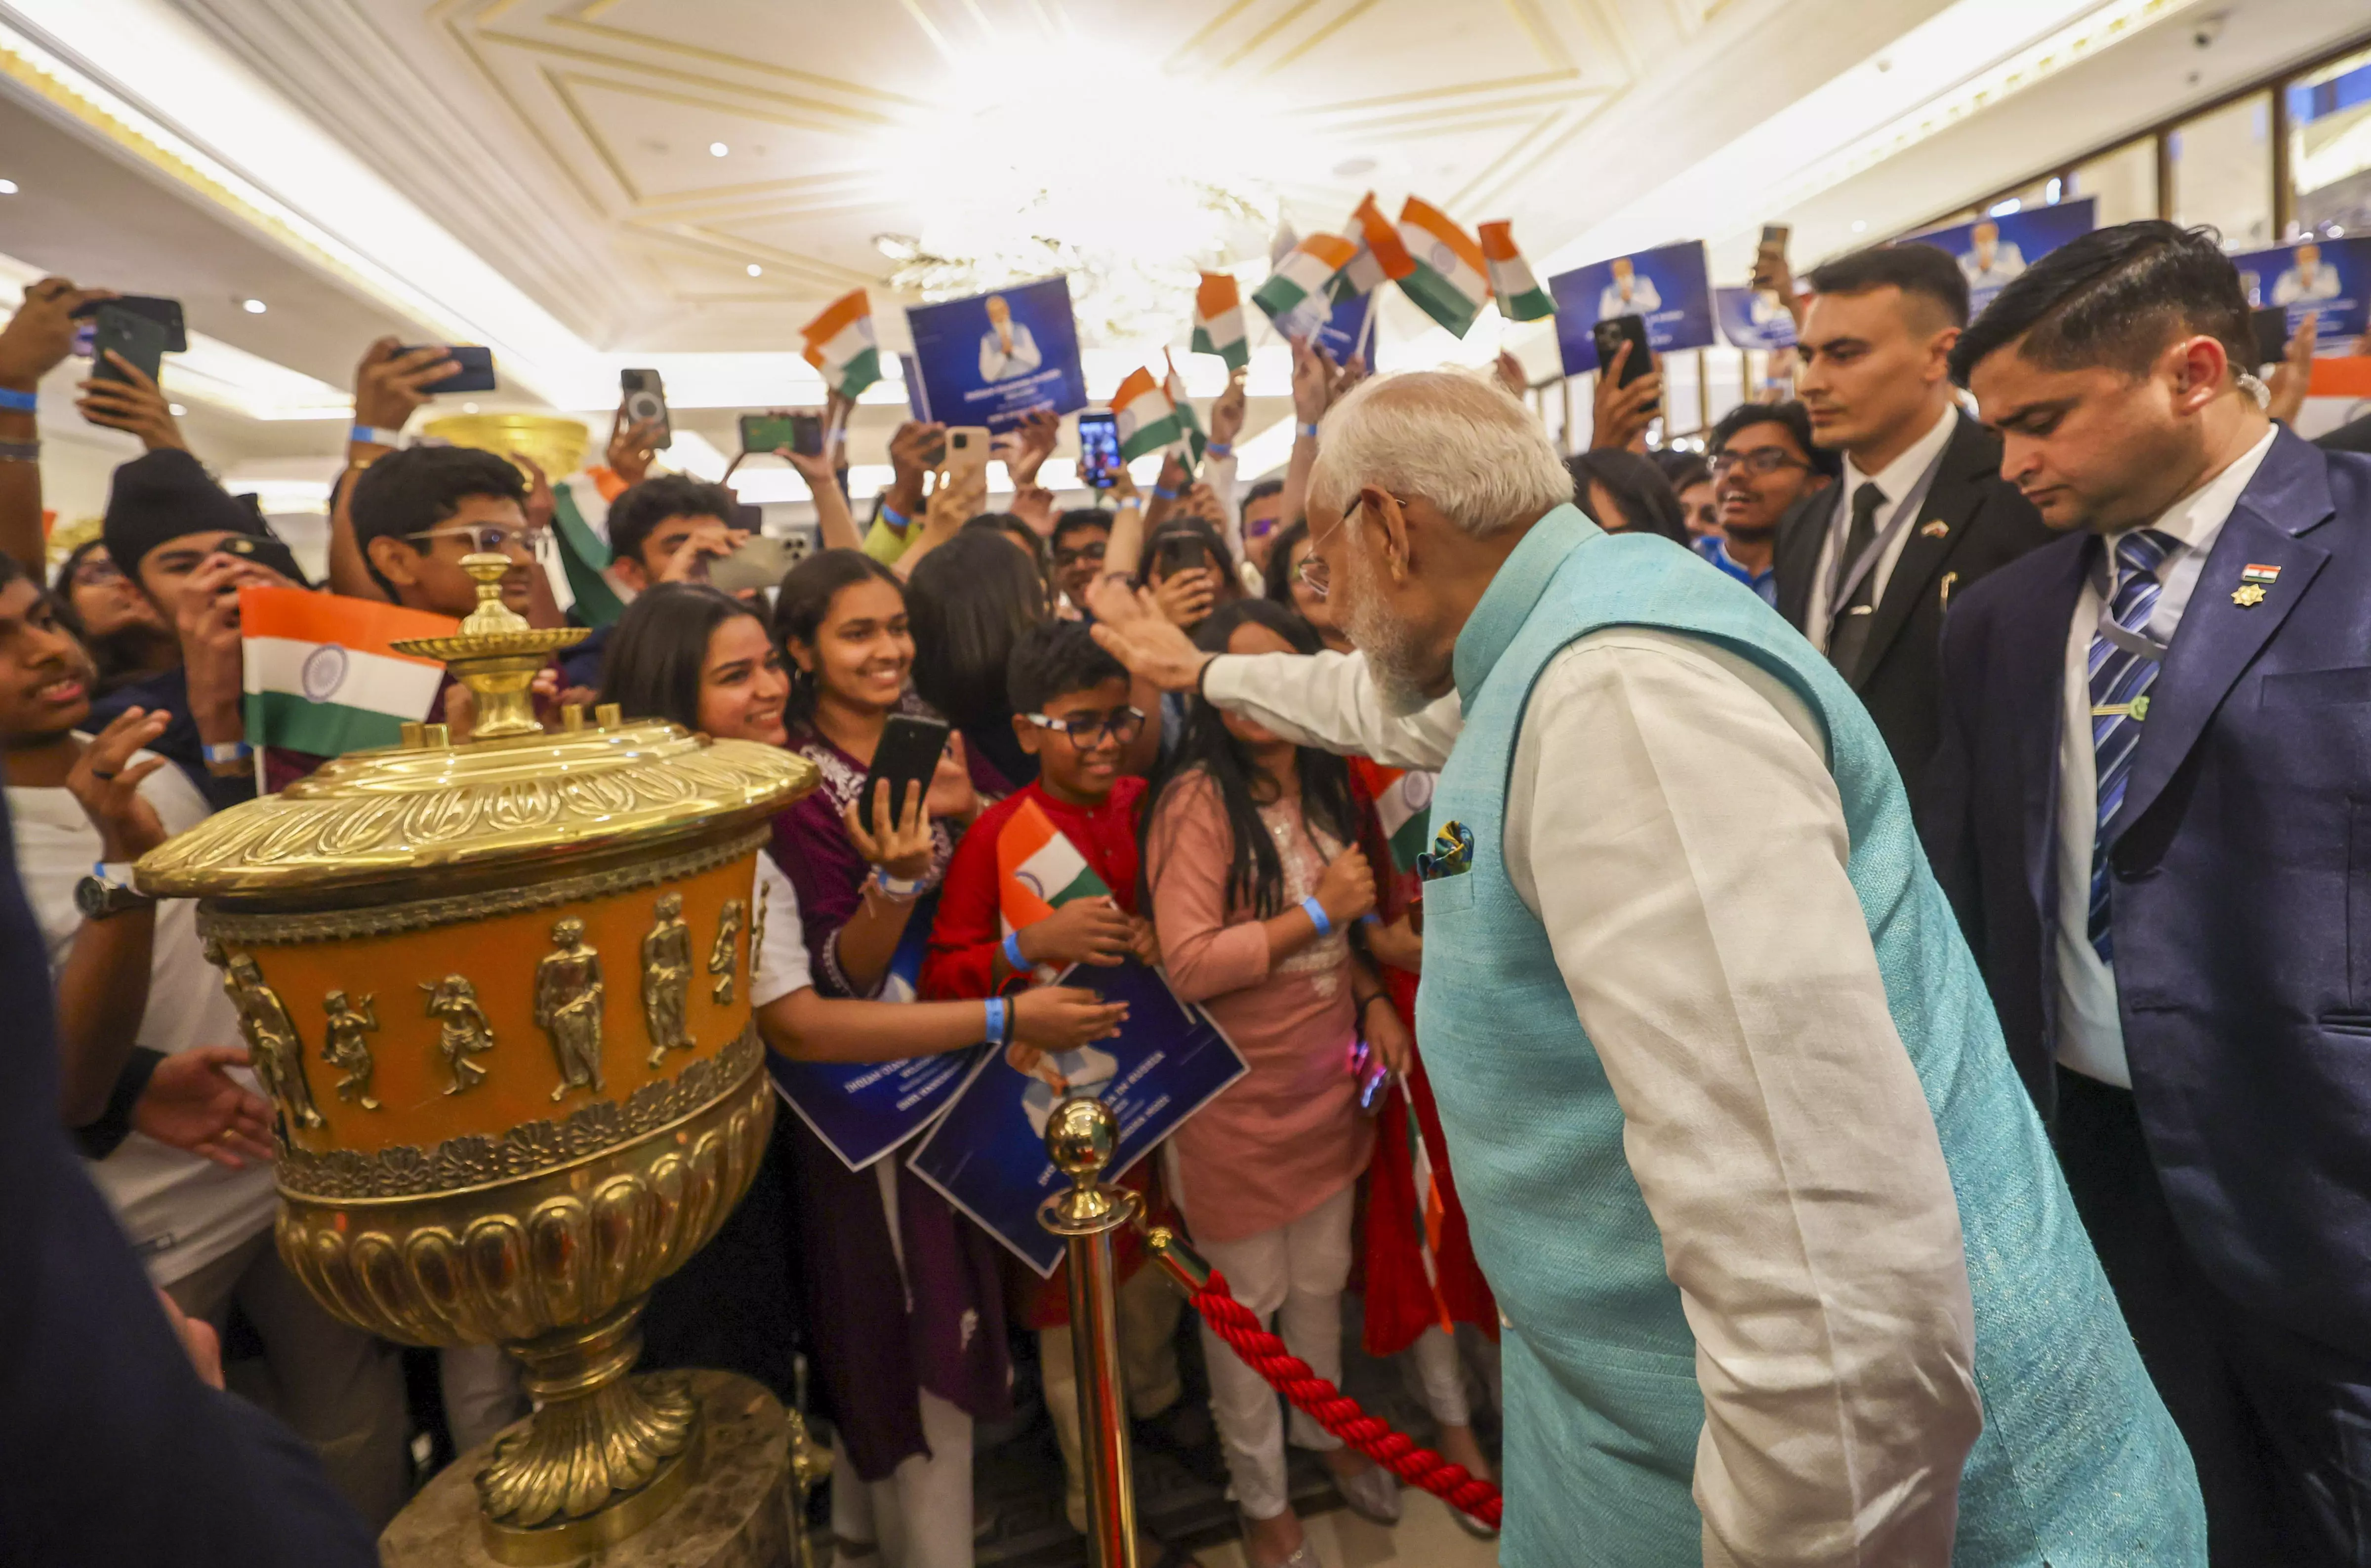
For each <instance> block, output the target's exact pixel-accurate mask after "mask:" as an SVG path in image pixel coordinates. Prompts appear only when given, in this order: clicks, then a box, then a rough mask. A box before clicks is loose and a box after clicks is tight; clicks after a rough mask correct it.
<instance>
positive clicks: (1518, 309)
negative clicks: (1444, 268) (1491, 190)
mask: <svg viewBox="0 0 2371 1568" xmlns="http://www.w3.org/2000/svg"><path fill="white" fill-rule="evenodd" d="M1478 232H1479V233H1480V235H1481V236H1482V257H1483V259H1484V260H1486V261H1487V262H1489V264H1490V293H1491V294H1493V295H1494V296H1496V297H1497V299H1498V314H1499V315H1501V316H1503V317H1506V318H1507V319H1508V320H1509V321H1538V320H1540V319H1542V318H1543V317H1550V316H1554V315H1555V314H1556V301H1554V300H1552V299H1550V298H1549V297H1548V291H1547V290H1545V289H1544V288H1542V287H1540V281H1539V280H1538V279H1537V278H1535V277H1533V276H1532V264H1531V263H1530V262H1528V261H1526V260H1524V259H1523V253H1522V252H1521V251H1520V250H1518V249H1516V248H1515V225H1512V224H1484V225H1482V227H1481V229H1480V230H1479V231H1478Z"/></svg>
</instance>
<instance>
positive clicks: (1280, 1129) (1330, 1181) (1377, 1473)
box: [1139, 600, 1409, 1568]
mask: <svg viewBox="0 0 2371 1568" xmlns="http://www.w3.org/2000/svg"><path fill="white" fill-rule="evenodd" d="M1195 640H1196V642H1197V643H1198V644H1199V645H1201V646H1202V647H1204V648H1207V649H1209V650H1210V651H1213V652H1227V653H1287V652H1298V653H1313V652H1315V651H1317V649H1318V646H1319V644H1318V642H1317V639H1316V634H1315V633H1314V632H1313V631H1311V630H1310V628H1309V627H1308V625H1307V623H1306V622H1304V621H1302V620H1301V618H1300V617H1297V616H1295V615H1293V614H1292V613H1291V612H1290V610H1287V609H1285V608H1284V607H1282V606H1281V605H1275V604H1271V603H1269V602H1267V601H1266V600H1239V601H1236V602H1234V603H1232V604H1229V605H1224V606H1222V607H1221V608H1220V610H1219V611H1218V612H1217V613H1216V614H1215V615H1213V616H1212V617H1210V618H1209V620H1208V621H1206V622H1205V623H1204V624H1203V626H1202V627H1201V628H1200V630H1199V631H1198V632H1197V636H1196V638H1195ZM1363 814H1364V807H1363V806H1362V805H1361V803H1360V800H1359V796H1358V795H1357V793H1356V791H1355V790H1354V788H1353V786H1352V784H1351V780H1350V777H1349V771H1348V768H1347V767H1346V766H1345V765H1344V763H1343V762H1342V760H1341V759H1340V758H1338V757H1334V756H1328V755H1325V754H1324V753H1322V752H1316V751H1311V750H1306V749H1303V748H1300V747H1296V746H1294V745H1293V744H1291V743H1290V741H1286V740H1283V739H1281V738H1279V737H1278V736H1277V735H1275V734H1273V733H1271V732H1268V731H1266V730H1265V729H1262V728H1261V727H1260V726H1259V725H1257V724H1256V723H1254V722H1253V721H1250V720H1247V719H1243V718H1240V717H1237V716H1235V715H1232V714H1222V713H1220V711H1219V710H1218V709H1214V708H1211V707H1210V706H1209V705H1208V704H1206V703H1204V702H1202V701H1200V700H1199V699H1197V700H1196V701H1195V702H1194V704H1193V706H1192V708H1191V709H1190V710H1189V712H1188V715H1187V719H1186V724H1185V734H1184V736H1183V737H1182V739H1181V740H1180V742H1179V744H1178V747H1177V750H1176V753H1175V755H1174V756H1173V757H1172V759H1171V761H1170V765H1169V767H1168V769H1167V771H1166V772H1165V773H1164V774H1163V776H1162V778H1161V779H1160V781H1159V782H1157V783H1156V784H1155V785H1154V787H1153V790H1152V791H1151V794H1150V796H1149V797H1148V799H1147V801H1146V805H1145V810H1144V834H1145V851H1144V858H1143V859H1144V874H1145V881H1146V883H1147V886H1148V888H1149V891H1150V894H1151V913H1152V918H1153V923H1154V925H1155V926H1156V927H1157V928H1158V929H1159V932H1160V937H1161V951H1162V963H1163V964H1164V966H1165V967H1166V968H1167V970H1168V974H1169V984H1170V986H1171V988H1172V989H1174V991H1175V992H1176V993H1177V995H1178V996H1179V997H1183V998H1184V999H1185V1000H1187V1001H1191V1002H1199V1003H1201V1004H1202V1005H1203V1006H1204V1007H1205V1008H1207V1009H1209V1013H1210V1016H1211V1017H1212V1018H1213V1019H1214V1020H1217V1021H1218V1024H1219V1027H1220V1028H1221V1029H1223V1030H1224V1031H1226V1033H1227V1037H1228V1038H1229V1039H1231V1040H1232V1041H1233V1042H1234V1043H1235V1047H1236V1049H1237V1050H1239V1051H1241V1052H1242V1053H1243V1060H1244V1061H1245V1062H1246V1063H1248V1064H1249V1065H1250V1068H1251V1070H1250V1072H1249V1073H1248V1074H1246V1075H1245V1076H1244V1077H1243V1078H1241V1079H1239V1080H1238V1081H1237V1082H1236V1083H1234V1084H1233V1085H1232V1087H1230V1088H1229V1089H1228V1090H1226V1091H1225V1092H1223V1093H1221V1094H1220V1096H1219V1097H1218V1098H1217V1099H1215V1100H1213V1101H1210V1103H1209V1105H1207V1106H1205V1107H1203V1109H1202V1110H1201V1111H1200V1112H1198V1113H1196V1114H1195V1116H1194V1117H1193V1118H1192V1119H1191V1120H1189V1121H1188V1122H1186V1123H1185V1125H1184V1126H1182V1127H1180V1128H1179V1129H1178V1130H1177V1132H1176V1133H1175V1134H1174V1136H1173V1139H1172V1142H1173V1145H1174V1148H1175V1150H1176V1155H1177V1167H1178V1175H1179V1178H1180V1180H1179V1183H1178V1184H1179V1188H1180V1191H1179V1193H1178V1194H1177V1198H1178V1204H1179V1206H1180V1207H1181V1208H1182V1209H1183V1211H1184V1213H1185V1222H1186V1226H1187V1228H1189V1229H1190V1230H1191V1231H1192V1232H1193V1235H1194V1239H1195V1241H1196V1242H1197V1244H1198V1245H1199V1246H1200V1247H1201V1248H1202V1250H1203V1251H1204V1252H1205V1253H1206V1254H1207V1255H1208V1256H1209V1260H1210V1262H1212V1263H1213V1264H1215V1265H1216V1266H1217V1267H1218V1269H1219V1270H1220V1273H1222V1274H1225V1276H1226V1278H1227V1282H1228V1284H1229V1286H1231V1287H1232V1290H1233V1292H1234V1296H1235V1298H1236V1299H1237V1300H1238V1301H1240V1302H1242V1303H1243V1305H1244V1306H1246V1307H1248V1308H1250V1309H1252V1310H1253V1311H1254V1312H1255V1313H1257V1314H1258V1315H1259V1316H1260V1317H1261V1318H1262V1319H1263V1320H1265V1319H1266V1318H1268V1317H1270V1316H1271V1315H1274V1316H1276V1317H1278V1319H1279V1324H1278V1332H1279V1333H1280V1334H1282V1335H1283V1337H1284V1341H1285V1343H1286V1344H1287V1345H1288V1346H1290V1348H1291V1350H1292V1352H1293V1354H1294V1355H1298V1356H1300V1357H1301V1359H1302V1360H1304V1361H1306V1362H1308V1363H1309V1365H1310V1366H1312V1367H1313V1368H1314V1369H1315V1370H1316V1372H1317V1374H1318V1376H1320V1377H1323V1378H1334V1379H1336V1380H1338V1379H1339V1378H1340V1377H1341V1364H1342V1320H1341V1296H1342V1289H1343V1286H1344V1285H1345V1284H1346V1283H1347V1280H1348V1278H1349V1272H1350V1226H1351V1208H1352V1192H1353V1189H1354V1187H1355V1186H1356V1184H1357V1182H1358V1180H1359V1173H1360V1172H1361V1171H1363V1170H1365V1169H1366V1166H1367V1157H1368V1154H1369V1153H1370V1151H1371V1148H1372V1147H1373V1141H1374V1137H1373V1129H1372V1127H1371V1124H1369V1122H1368V1120H1367V1118H1366V1116H1365V1115H1364V1114H1363V1113H1361V1111H1360V1110H1359V1078H1357V1076H1356V1075H1355V1073H1354V1070H1353V1066H1352V1060H1351V1051H1352V1047H1353V1046H1354V1044H1355V1043H1356V1042H1357V1041H1358V1039H1359V1036H1360V1034H1361V1033H1362V1032H1363V1033H1364V1035H1365V1037H1366V1039H1367V1041H1368V1043H1369V1044H1370V1045H1371V1046H1372V1047H1373V1048H1374V1049H1375V1051H1376V1052H1377V1053H1378V1054H1379V1055H1382V1058H1383V1060H1384V1061H1385V1062H1386V1063H1387V1064H1389V1065H1390V1066H1394V1067H1395V1068H1397V1067H1402V1066H1405V1064H1406V1061H1407V1059H1408V1049H1409V1047H1408V1039H1407V1034H1406V1032H1405V1029H1404V1028H1403V1026H1402V1025H1401V1023H1400V1021H1399V1018H1398V1015H1397V1014H1396V1013H1394V1011H1393V1009H1392V1006H1391V1001H1390V998H1389V997H1388V996H1387V995H1386V993H1385V992H1384V990H1383V986H1382V981H1381V980H1380V979H1379V978H1378V977H1377V974H1376V972H1375V969H1374V967H1373V965H1372V964H1371V963H1370V962H1369V961H1368V960H1367V959H1366V957H1365V956H1364V955H1363V953H1361V952H1360V951H1358V950H1357V949H1356V948H1354V946H1353V944H1352V943H1351V941H1350V940H1349V933H1350V931H1351V930H1352V929H1353V928H1355V926H1356V924H1357V922H1358V920H1359V917H1361V916H1363V915H1365V914H1366V913H1367V912H1368V911H1369V910H1371V909H1372V908H1373V907H1374V903H1375V882H1374V874H1373V871H1372V869H1371V865H1370V863H1369V860H1368V859H1367V856H1366V853H1365V852H1364V851H1363V850H1362V849H1361V848H1360V847H1359V839H1360V836H1361V818H1362V816H1363ZM1139 907H1141V905H1139ZM1203 1347H1204V1350H1205V1353H1206V1355H1207V1358H1208V1360H1209V1369H1210V1389H1211V1393H1210V1407H1211V1411H1212V1413H1213V1414H1214V1415H1215V1416H1216V1418H1217V1421H1218V1426H1219V1434H1220V1438H1221V1440H1222V1441H1223V1443H1224V1445H1225V1448H1226V1456H1227V1468H1228V1470H1229V1472H1230V1474H1231V1475H1232V1478H1233V1481H1234V1490H1235V1499H1236V1502H1237V1504H1238V1505H1239V1506H1240V1507H1241V1508H1242V1509H1243V1516H1244V1530H1243V1536H1244V1540H1243V1545H1244V1554H1245V1557H1246V1558H1247V1560H1248V1561H1249V1562H1251V1563H1252V1564H1253V1565H1254V1568H1302V1565H1304V1564H1307V1565H1313V1564H1314V1562H1315V1558H1314V1555H1313V1552H1312V1551H1311V1550H1310V1549H1309V1548H1308V1547H1307V1545H1306V1543H1305V1542H1304V1541H1303V1540H1302V1538H1301V1524H1300V1521H1299V1520H1298V1519H1297V1518H1295V1517H1294V1516H1293V1514H1292V1509H1291V1505H1290V1501H1289V1499H1288V1497H1287V1495H1286V1491H1285V1466H1284V1429H1283V1423H1282V1422H1281V1421H1280V1420H1279V1419H1278V1410H1277V1402H1276V1397H1275V1395H1274V1393H1273V1392H1272V1391H1271V1390H1270V1389H1269V1388H1268V1386H1267V1384H1266V1381H1265V1380H1263V1379H1262V1378H1261V1377H1260V1375H1259V1374H1258V1373H1256V1372H1255V1371H1253V1370H1252V1369H1251V1368H1249V1367H1247V1366H1244V1365H1243V1362H1242V1361H1241V1359H1239V1358H1238V1357H1237V1356H1236V1355H1235V1354H1234V1352H1233V1351H1232V1349H1230V1348H1228V1346H1227V1345H1226V1343H1225V1342H1224V1341H1221V1340H1220V1339H1219V1338H1218V1337H1217V1336H1215V1335H1213V1334H1212V1333H1210V1332H1209V1330H1208V1329H1207V1328H1206V1329H1204V1330H1203ZM1293 1421H1294V1427H1293V1434H1292V1436H1293V1441H1294V1442H1296V1443H1298V1444H1300V1445H1301V1446H1302V1447H1309V1448H1315V1449H1318V1450H1320V1451H1322V1452H1323V1453H1324V1458H1325V1462H1326V1466H1327V1468H1328V1469H1329V1470H1333V1471H1334V1473H1335V1478H1336V1482H1337V1483H1338V1484H1339V1485H1340V1487H1341V1490H1342V1493H1343V1496H1344V1498H1345V1499H1346V1500H1347V1502H1348V1503H1349V1504H1350V1505H1351V1507H1352V1508H1353V1509H1355V1510H1356V1511H1357V1512H1359V1513H1360V1514H1362V1515H1364V1516H1367V1517H1369V1518H1371V1519H1375V1520H1377V1521H1378V1522H1380V1523H1386V1524H1388V1523H1391V1522H1394V1521H1395V1520H1396V1519H1397V1518H1398V1516H1399V1497H1398V1483H1397V1482H1394V1481H1393V1479H1392V1478H1391V1476H1390V1474H1389V1473H1388V1472H1387V1471H1384V1470H1381V1469H1379V1468H1378V1467H1376V1466H1375V1465H1373V1464H1372V1463H1371V1461H1369V1460H1367V1459H1365V1458H1361V1457H1360V1456H1359V1455H1358V1454H1356V1453H1353V1452H1351V1451H1349V1450H1347V1449H1344V1448H1342V1447H1340V1445H1339V1444H1338V1443H1337V1442H1336V1440H1335V1439H1334V1438H1332V1437H1330V1436H1328V1435H1326V1434H1325V1433H1324V1430H1323V1429H1322V1428H1320V1427H1319V1426H1318V1425H1317V1424H1315V1423H1314V1422H1313V1421H1310V1420H1309V1419H1308V1418H1307V1417H1306V1416H1302V1415H1299V1414H1296V1415H1295V1416H1294V1417H1293Z"/></svg>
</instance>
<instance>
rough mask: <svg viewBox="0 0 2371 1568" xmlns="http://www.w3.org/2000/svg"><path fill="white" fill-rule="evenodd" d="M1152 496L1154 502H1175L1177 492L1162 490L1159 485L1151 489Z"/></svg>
mask: <svg viewBox="0 0 2371 1568" xmlns="http://www.w3.org/2000/svg"><path fill="white" fill-rule="evenodd" d="M1152 495H1153V499H1154V500H1156V501H1175V500H1176V499H1177V492H1176V491H1175V490H1162V488H1161V487H1160V486H1159V485H1155V486H1153V487H1152Z"/></svg>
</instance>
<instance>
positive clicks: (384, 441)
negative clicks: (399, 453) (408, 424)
mask: <svg viewBox="0 0 2371 1568" xmlns="http://www.w3.org/2000/svg"><path fill="white" fill-rule="evenodd" d="M346 439H347V440H348V441H358V442H361V443H362V444H364V445H365V446H401V445H402V444H403V432H401V431H399V430H388V429H387V428H386V427H385V426H383V425H366V424H358V425H356V426H354V428H353V429H352V430H350V431H348V432H346Z"/></svg>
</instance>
